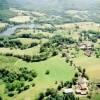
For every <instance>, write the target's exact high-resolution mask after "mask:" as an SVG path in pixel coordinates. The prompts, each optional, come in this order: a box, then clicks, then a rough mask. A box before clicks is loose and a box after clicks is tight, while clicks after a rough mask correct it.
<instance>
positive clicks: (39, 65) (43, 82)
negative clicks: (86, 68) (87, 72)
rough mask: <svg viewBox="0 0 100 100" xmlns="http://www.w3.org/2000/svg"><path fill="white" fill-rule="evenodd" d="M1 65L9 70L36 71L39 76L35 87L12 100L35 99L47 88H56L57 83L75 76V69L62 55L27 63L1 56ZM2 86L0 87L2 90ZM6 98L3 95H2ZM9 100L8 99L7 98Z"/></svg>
mask: <svg viewBox="0 0 100 100" xmlns="http://www.w3.org/2000/svg"><path fill="white" fill-rule="evenodd" d="M1 59H2V60H1ZM0 63H1V65H2V67H4V68H7V69H9V70H11V71H12V70H13V71H14V70H15V71H16V70H17V69H18V68H20V67H27V68H28V69H34V70H35V71H36V72H37V74H38V76H37V78H36V79H35V80H33V82H34V83H35V84H36V86H35V87H31V88H30V89H28V90H27V91H23V92H22V93H20V94H19V95H15V96H14V97H13V98H12V99H11V100H13V99H14V98H16V99H17V100H25V99H27V98H28V99H33V100H34V99H35V97H36V96H37V95H38V93H40V92H42V91H44V90H45V89H46V88H50V87H51V88H52V87H56V84H55V82H56V81H58V82H60V81H67V80H71V79H72V77H73V76H74V73H75V71H74V69H73V67H71V66H70V65H69V64H67V63H66V62H65V59H63V58H61V56H60V55H58V56H55V57H52V58H49V59H48V60H46V61H41V62H35V63H27V62H24V61H22V60H19V59H17V58H14V57H5V56H0ZM46 70H49V71H50V74H49V75H46V74H45V72H46ZM1 87H2V84H1V85H0V88H1ZM0 94H1V95H2V96H3V97H4V98H5V97H6V96H5V95H3V93H0ZM6 99H7V97H6Z"/></svg>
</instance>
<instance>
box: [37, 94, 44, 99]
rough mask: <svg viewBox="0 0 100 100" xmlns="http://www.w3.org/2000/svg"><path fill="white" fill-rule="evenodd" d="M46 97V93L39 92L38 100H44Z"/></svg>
mask: <svg viewBox="0 0 100 100" xmlns="http://www.w3.org/2000/svg"><path fill="white" fill-rule="evenodd" d="M44 97H45V95H44V93H42V92H41V93H40V94H39V96H38V99H37V100H43V98H44Z"/></svg>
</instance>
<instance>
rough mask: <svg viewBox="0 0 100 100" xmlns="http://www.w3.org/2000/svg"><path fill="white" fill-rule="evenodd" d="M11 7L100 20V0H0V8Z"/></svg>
mask: <svg viewBox="0 0 100 100" xmlns="http://www.w3.org/2000/svg"><path fill="white" fill-rule="evenodd" d="M9 7H16V8H17V9H25V10H33V11H39V12H43V13H47V14H48V15H57V16H61V17H64V18H70V19H72V20H73V21H85V20H86V21H92V20H93V21H96V22H100V0H0V9H8V8H9ZM71 11H72V12H71Z"/></svg>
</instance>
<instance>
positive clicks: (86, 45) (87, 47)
mask: <svg viewBox="0 0 100 100" xmlns="http://www.w3.org/2000/svg"><path fill="white" fill-rule="evenodd" d="M78 47H79V48H80V49H82V50H91V49H92V48H93V44H92V43H91V42H90V41H84V42H82V43H80V44H79V45H78Z"/></svg>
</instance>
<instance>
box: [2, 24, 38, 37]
mask: <svg viewBox="0 0 100 100" xmlns="http://www.w3.org/2000/svg"><path fill="white" fill-rule="evenodd" d="M36 27H38V25H35V24H20V25H13V26H9V27H8V28H7V29H6V30H5V31H3V32H0V35H1V36H2V35H4V36H5V35H6V36H9V35H11V34H13V33H14V32H15V30H16V29H17V28H36Z"/></svg>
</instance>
